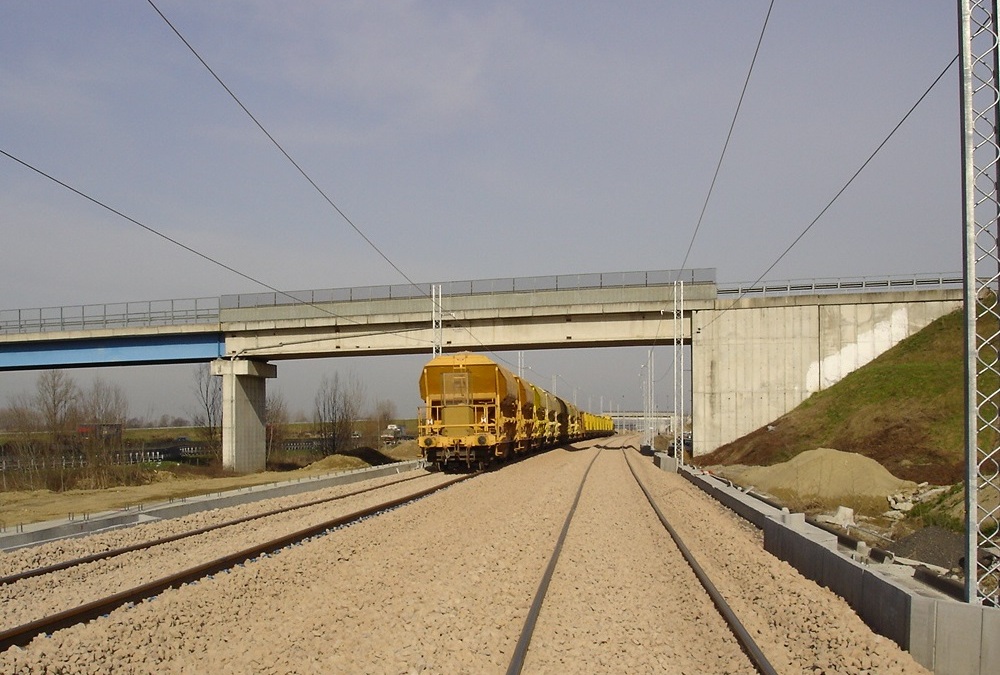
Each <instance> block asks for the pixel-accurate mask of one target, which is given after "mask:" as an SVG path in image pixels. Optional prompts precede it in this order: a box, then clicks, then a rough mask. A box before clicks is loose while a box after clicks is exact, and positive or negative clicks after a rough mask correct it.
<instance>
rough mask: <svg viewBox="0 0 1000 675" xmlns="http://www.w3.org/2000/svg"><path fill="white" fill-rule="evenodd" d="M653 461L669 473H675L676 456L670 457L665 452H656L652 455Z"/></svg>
mask: <svg viewBox="0 0 1000 675" xmlns="http://www.w3.org/2000/svg"><path fill="white" fill-rule="evenodd" d="M653 463H654V464H655V465H656V466H658V467H660V468H661V469H663V470H664V471H669V472H670V473H677V458H676V457H671V456H670V455H668V454H667V453H665V452H657V453H655V454H654V455H653Z"/></svg>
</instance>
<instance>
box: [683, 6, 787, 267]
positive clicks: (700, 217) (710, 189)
mask: <svg viewBox="0 0 1000 675" xmlns="http://www.w3.org/2000/svg"><path fill="white" fill-rule="evenodd" d="M772 9H774V0H771V4H770V5H769V6H768V8H767V15H766V16H765V17H764V25H763V26H761V28H760V36H759V37H758V38H757V47H756V48H755V49H754V52H753V58H752V59H750V67H749V68H748V69H747V76H746V78H745V79H744V80H743V89H742V90H741V91H740V99H739V101H738V102H737V103H736V110H735V111H734V112H733V120H732V122H730V123H729V131H728V132H727V133H726V141H725V143H723V144H722V152H721V153H719V161H718V162H717V163H716V165H715V173H714V174H712V182H711V183H710V184H709V186H708V194H706V195H705V203H704V204H702V206H701V213H700V214H699V215H698V222H697V223H695V226H694V232H692V233H691V241H689V242H688V247H687V252H685V253H684V260H682V261H681V266H680V268H679V269H681V270H683V269H684V266H685V265H687V261H688V257H689V256H690V255H691V249H692V247H694V240H695V239H696V238H697V237H698V231H699V230H700V229H701V223H702V220H704V218H705V212H706V211H707V210H708V202H709V201H710V200H711V199H712V192H713V191H714V190H715V182H716V181H717V180H718V178H719V171H721V169H722V161H723V160H724V159H725V158H726V150H727V149H728V148H729V141H730V140H732V138H733V130H734V129H735V128H736V120H737V119H739V116H740V110H741V109H742V108H743V99H744V98H745V97H746V94H747V88H748V87H749V86H750V76H751V75H752V74H753V67H754V65H755V64H756V63H757V56H758V55H759V54H760V46H761V44H763V42H764V33H765V32H766V31H767V23H768V21H769V20H770V18H771V10H772Z"/></svg>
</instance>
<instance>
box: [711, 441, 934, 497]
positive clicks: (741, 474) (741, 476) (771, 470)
mask: <svg viewBox="0 0 1000 675" xmlns="http://www.w3.org/2000/svg"><path fill="white" fill-rule="evenodd" d="M712 471H713V472H714V473H718V474H720V475H722V476H725V477H726V478H729V479H730V480H733V481H735V482H737V483H739V484H740V485H744V486H751V485H752V486H754V487H756V488H758V489H760V490H763V491H765V492H770V493H774V492H776V491H777V492H794V493H796V494H798V495H799V496H800V497H816V498H820V499H837V498H840V497H848V496H850V497H886V496H888V495H890V494H893V493H897V492H905V491H908V490H912V489H913V488H915V487H916V483H913V482H911V481H906V480H902V479H900V478H896V477H895V476H893V475H892V474H891V473H889V472H888V471H886V469H885V468H884V467H883V466H882V465H881V464H879V463H878V462H876V461H875V460H873V459H870V458H868V457H864V456H863V455H859V454H856V453H853V452H841V451H840V450H832V449H830V448H817V449H816V450H807V451H806V452H803V453H801V454H799V455H797V456H796V457H793V458H792V459H790V460H789V461H787V462H784V463H782V464H775V465H774V466H742V465H734V466H723V467H712Z"/></svg>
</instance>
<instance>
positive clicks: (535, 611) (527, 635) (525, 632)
mask: <svg viewBox="0 0 1000 675" xmlns="http://www.w3.org/2000/svg"><path fill="white" fill-rule="evenodd" d="M600 454H601V453H600V451H598V452H596V453H594V458H593V459H592V460H590V464H588V465H587V470H586V471H585V472H584V474H583V479H582V480H581V481H580V487H579V488H578V489H577V491H576V498H575V499H574V500H573V505H572V506H571V507H570V509H569V513H567V514H566V520H565V522H564V523H563V527H562V531H561V532H560V533H559V538H558V539H557V540H556V546H555V550H554V551H553V552H552V557H551V558H549V564H548V566H547V567H546V568H545V573H544V574H543V575H542V580H541V582H540V583H539V584H538V590H537V591H536V592H535V599H534V600H532V602H531V607H530V608H529V609H528V616H527V617H526V618H525V620H524V627H523V628H521V635H520V637H518V639H517V645H516V646H515V647H514V653H513V655H512V656H511V659H510V665H509V666H508V667H507V675H518V674H519V673H520V672H521V669H522V668H523V667H524V659H525V657H526V656H527V654H528V646H529V645H530V644H531V637H532V635H534V632H535V624H536V623H537V622H538V615H539V614H540V613H541V611H542V602H543V601H544V600H545V594H546V593H547V592H548V590H549V582H550V581H552V574H553V572H555V569H556V563H558V562H559V555H560V554H561V553H562V548H563V543H565V541H566V534H567V533H568V532H569V524H570V522H571V521H572V520H573V516H574V515H575V514H576V507H577V505H578V504H579V503H580V496H581V495H582V494H583V486H584V484H585V483H586V482H587V476H588V475H590V470H591V469H592V468H593V467H594V462H596V461H597V458H598V457H599V456H600Z"/></svg>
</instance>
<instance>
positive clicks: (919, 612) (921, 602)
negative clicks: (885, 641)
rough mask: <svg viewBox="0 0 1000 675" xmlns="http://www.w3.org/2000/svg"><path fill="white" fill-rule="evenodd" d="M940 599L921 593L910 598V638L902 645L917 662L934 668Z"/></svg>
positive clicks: (928, 667)
mask: <svg viewBox="0 0 1000 675" xmlns="http://www.w3.org/2000/svg"><path fill="white" fill-rule="evenodd" d="M937 605H938V600H936V599H934V598H927V597H924V596H921V595H916V594H914V595H912V597H911V599H910V640H909V644H908V645H901V646H902V647H904V648H905V649H906V651H908V652H910V655H911V656H912V657H913V658H914V659H915V660H916V662H917V663H919V664H920V665H922V666H923V667H924V668H926V669H927V670H931V671H933V670H934V651H935V650H934V639H935V638H934V631H935V625H936V624H937Z"/></svg>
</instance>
